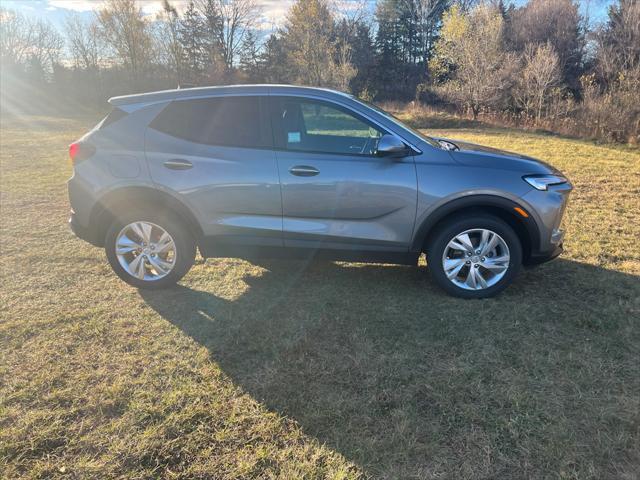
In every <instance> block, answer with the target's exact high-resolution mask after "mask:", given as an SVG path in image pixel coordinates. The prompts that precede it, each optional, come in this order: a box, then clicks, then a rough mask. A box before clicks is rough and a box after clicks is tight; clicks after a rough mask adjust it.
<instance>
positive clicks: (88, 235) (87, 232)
mask: <svg viewBox="0 0 640 480" xmlns="http://www.w3.org/2000/svg"><path fill="white" fill-rule="evenodd" d="M69 228H70V229H71V231H72V232H73V233H74V235H75V236H76V237H78V238H80V239H82V240H84V241H85V242H89V243H90V244H91V245H94V246H96V247H101V246H102V245H101V243H102V242H101V241H100V240H99V239H98V238H97V235H96V234H95V232H94V231H93V230H92V229H89V228H87V227H84V226H82V225H80V223H79V222H78V219H77V217H76V214H75V213H74V212H73V210H72V211H71V215H70V216H69Z"/></svg>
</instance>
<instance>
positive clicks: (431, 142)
mask: <svg viewBox="0 0 640 480" xmlns="http://www.w3.org/2000/svg"><path fill="white" fill-rule="evenodd" d="M350 97H351V98H352V99H353V100H355V101H356V102H358V103H361V104H363V105H365V106H367V107H369V108H371V109H372V110H375V111H376V112H378V113H379V114H380V115H382V116H383V117H385V118H386V119H388V120H390V121H392V122H393V123H395V124H396V125H398V126H399V127H400V128H402V129H403V130H406V131H408V132H409V133H412V134H413V135H415V136H416V137H419V138H421V139H422V140H424V141H425V142H427V143H428V144H429V145H432V146H434V147H436V148H442V146H441V145H440V144H439V143H438V141H437V140H435V139H433V138H431V137H429V136H427V135H425V134H424V133H421V132H419V131H418V130H416V129H414V128H411V127H410V126H409V125H407V124H406V123H404V122H403V121H402V120H400V119H399V118H398V117H396V116H395V115H393V114H391V113H389V112H386V111H384V110H383V109H381V108H380V107H378V106H377V105H374V104H373V103H370V102H367V101H366V100H362V99H361V98H357V97H354V96H353V95H350Z"/></svg>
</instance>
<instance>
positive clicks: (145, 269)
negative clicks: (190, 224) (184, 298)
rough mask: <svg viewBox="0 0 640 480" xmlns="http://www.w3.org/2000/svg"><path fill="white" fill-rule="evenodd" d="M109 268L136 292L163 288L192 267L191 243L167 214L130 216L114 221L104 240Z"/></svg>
mask: <svg viewBox="0 0 640 480" xmlns="http://www.w3.org/2000/svg"><path fill="white" fill-rule="evenodd" d="M105 251H106V253H107V258H108V260H109V263H110V264H111V268H113V270H114V271H115V272H116V274H117V275H118V276H119V277H120V278H121V279H122V280H124V281H125V282H127V283H128V284H130V285H133V286H134V287H138V288H154V289H155V288H166V287H169V286H171V285H174V284H175V283H176V282H178V281H179V280H180V279H181V278H182V277H183V276H184V275H186V273H187V272H188V271H189V269H190V268H191V266H192V265H193V261H194V259H195V255H196V246H195V242H194V240H193V238H192V236H191V235H190V233H189V231H188V229H187V228H186V227H185V226H184V225H183V224H182V222H181V221H180V220H179V219H178V218H177V217H176V216H174V215H171V214H154V213H146V212H132V213H130V214H126V215H123V216H120V217H119V218H117V219H116V220H115V221H114V222H113V224H112V225H111V227H110V228H109V231H108V232H107V236H106V239H105Z"/></svg>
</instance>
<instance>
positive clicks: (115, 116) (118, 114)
mask: <svg viewBox="0 0 640 480" xmlns="http://www.w3.org/2000/svg"><path fill="white" fill-rule="evenodd" d="M127 115H129V114H128V113H127V112H125V111H124V110H122V109H120V108H114V109H113V110H111V112H109V115H107V116H106V117H104V119H103V120H102V121H101V122H100V125H99V126H98V129H103V128H104V127H108V126H109V125H111V124H112V123H115V122H117V121H118V120H120V119H122V118H124V117H126V116H127Z"/></svg>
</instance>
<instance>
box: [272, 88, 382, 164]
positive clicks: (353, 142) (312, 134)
mask: <svg viewBox="0 0 640 480" xmlns="http://www.w3.org/2000/svg"><path fill="white" fill-rule="evenodd" d="M273 104H274V108H275V114H274V119H275V121H276V123H277V126H276V128H275V134H276V137H277V138H276V146H277V147H278V148H284V149H286V150H295V151H307V152H318V153H332V154H343V155H372V154H373V153H374V152H375V150H376V148H377V145H378V139H379V138H380V137H381V136H382V135H383V133H384V132H382V131H381V130H380V129H378V128H376V127H375V126H373V125H372V124H370V123H368V122H367V121H365V120H364V119H362V118H360V117H359V116H357V114H355V113H353V112H350V111H349V110H347V109H345V108H342V107H340V106H338V105H333V104H329V103H326V102H320V101H314V100H307V99H302V98H295V97H279V98H276V99H275V100H274V102H273Z"/></svg>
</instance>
